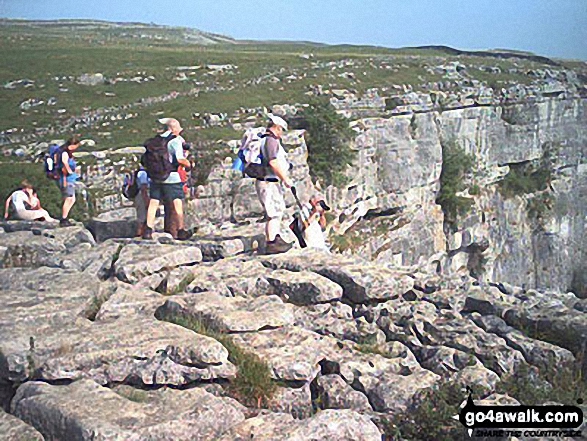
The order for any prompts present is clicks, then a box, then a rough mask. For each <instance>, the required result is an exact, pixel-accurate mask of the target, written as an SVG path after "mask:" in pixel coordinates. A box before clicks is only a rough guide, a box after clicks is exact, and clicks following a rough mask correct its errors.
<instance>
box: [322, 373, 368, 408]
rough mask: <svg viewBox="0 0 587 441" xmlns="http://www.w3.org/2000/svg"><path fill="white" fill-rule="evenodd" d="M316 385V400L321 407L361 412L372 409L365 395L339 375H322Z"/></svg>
mask: <svg viewBox="0 0 587 441" xmlns="http://www.w3.org/2000/svg"><path fill="white" fill-rule="evenodd" d="M316 385H317V389H318V398H317V400H318V403H319V405H320V408H322V409H351V410H354V411H356V412H361V413H364V412H370V411H373V408H372V407H371V405H370V404H369V399H368V398H367V396H366V395H365V394H363V393H361V392H359V391H356V390H354V389H353V388H352V387H350V386H349V385H348V384H347V383H346V382H345V381H344V380H343V379H342V378H341V377H340V376H339V375H335V374H330V375H322V376H320V377H318V379H317V381H316Z"/></svg>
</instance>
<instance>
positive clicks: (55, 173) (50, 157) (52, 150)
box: [43, 144, 64, 180]
mask: <svg viewBox="0 0 587 441" xmlns="http://www.w3.org/2000/svg"><path fill="white" fill-rule="evenodd" d="M63 150H64V149H62V146H60V145H58V144H51V145H50V146H49V151H48V152H47V153H46V154H45V158H44V161H43V162H44V164H45V176H47V178H49V179H55V180H57V179H59V178H60V177H61V154H62V153H63Z"/></svg>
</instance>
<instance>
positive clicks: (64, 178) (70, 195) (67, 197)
mask: <svg viewBox="0 0 587 441" xmlns="http://www.w3.org/2000/svg"><path fill="white" fill-rule="evenodd" d="M80 144H81V141H80V139H79V138H77V137H75V136H74V137H73V138H70V139H68V140H67V142H66V143H65V144H63V145H62V146H61V147H60V148H59V150H58V151H57V152H56V154H55V164H57V167H56V170H57V174H58V177H59V179H58V180H57V185H58V187H59V189H60V190H61V196H62V197H63V207H62V209H61V219H60V220H59V225H60V226H62V227H69V226H71V225H73V224H72V223H71V222H70V221H69V219H68V216H69V212H70V211H71V208H72V207H73V205H74V204H75V186H76V183H77V180H78V174H77V173H76V171H75V169H76V167H77V164H76V162H75V159H73V152H75V151H76V150H77V149H78V147H79V146H80Z"/></svg>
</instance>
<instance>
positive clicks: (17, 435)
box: [0, 409, 45, 441]
mask: <svg viewBox="0 0 587 441" xmlns="http://www.w3.org/2000/svg"><path fill="white" fill-rule="evenodd" d="M44 439H45V438H43V435H41V433H40V432H38V431H37V430H36V429H35V428H34V427H33V426H30V425H28V424H27V423H25V422H24V421H22V420H20V419H18V418H16V417H15V416H12V415H10V414H8V413H6V412H4V411H3V410H2V409H0V440H1V441H43V440H44Z"/></svg>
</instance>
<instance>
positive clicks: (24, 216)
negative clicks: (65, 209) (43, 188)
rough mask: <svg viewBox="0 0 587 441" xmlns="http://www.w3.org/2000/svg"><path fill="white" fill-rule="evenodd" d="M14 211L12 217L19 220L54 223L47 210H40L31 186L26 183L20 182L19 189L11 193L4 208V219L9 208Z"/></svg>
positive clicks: (7, 215)
mask: <svg viewBox="0 0 587 441" xmlns="http://www.w3.org/2000/svg"><path fill="white" fill-rule="evenodd" d="M11 206H12V209H13V211H14V217H15V218H16V219H20V220H27V221H34V220H38V221H48V222H51V221H55V219H53V218H52V217H51V216H50V215H49V213H48V212H47V210H44V209H43V208H41V203H40V201H39V198H38V197H37V195H36V192H35V191H34V189H33V186H32V185H31V184H30V182H28V181H26V180H25V181H22V183H21V184H20V189H19V190H16V191H15V192H13V193H12V194H11V195H10V196H9V197H8V199H6V204H5V206H4V219H8V218H9V215H10V207H11Z"/></svg>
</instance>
